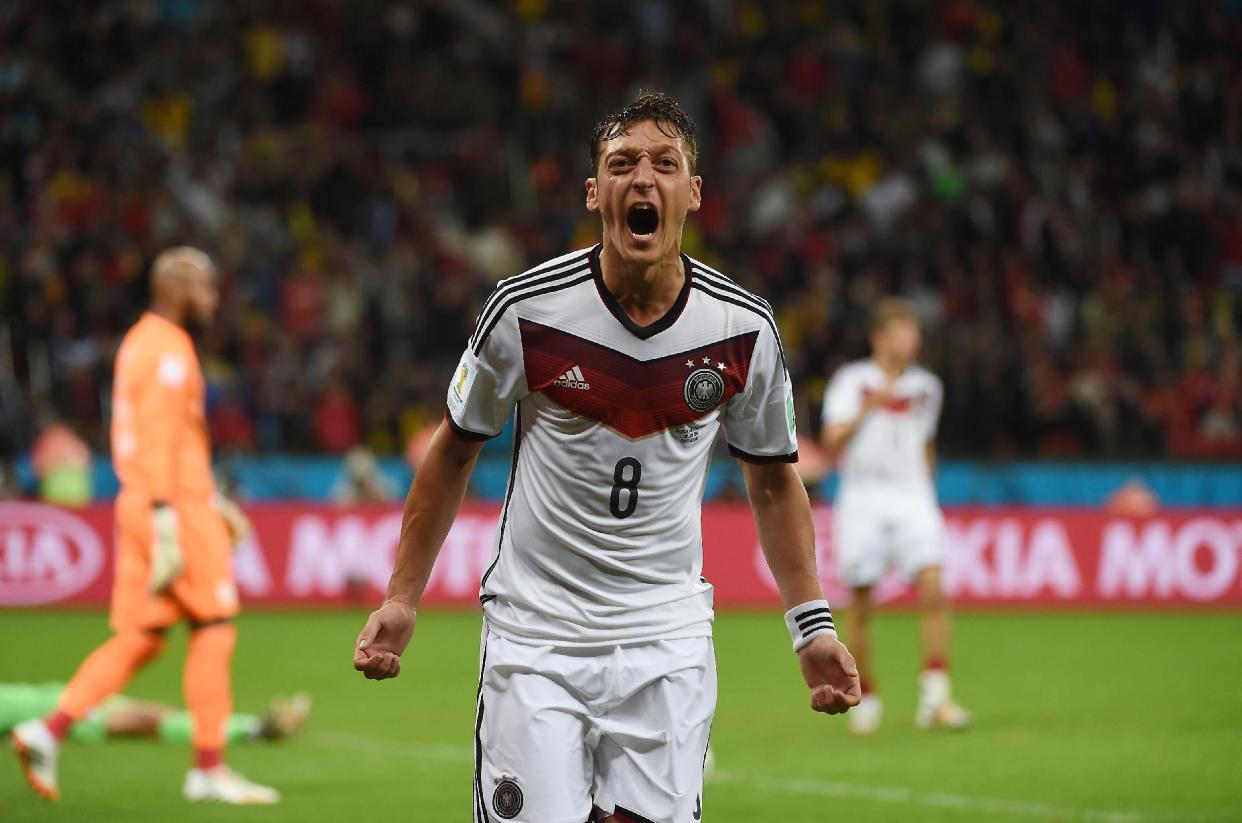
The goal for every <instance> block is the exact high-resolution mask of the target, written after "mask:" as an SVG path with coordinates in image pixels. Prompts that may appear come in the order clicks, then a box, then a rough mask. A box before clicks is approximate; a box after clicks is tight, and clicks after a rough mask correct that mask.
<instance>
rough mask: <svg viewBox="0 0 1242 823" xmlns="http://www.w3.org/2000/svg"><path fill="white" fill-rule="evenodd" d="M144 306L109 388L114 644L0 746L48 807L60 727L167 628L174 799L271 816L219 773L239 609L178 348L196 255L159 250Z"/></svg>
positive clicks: (200, 269)
mask: <svg viewBox="0 0 1242 823" xmlns="http://www.w3.org/2000/svg"><path fill="white" fill-rule="evenodd" d="M151 296H152V302H151V308H150V311H148V312H146V313H144V314H143V315H142V317H141V318H140V319H139V320H138V322H137V323H136V324H135V325H134V326H133V328H131V329H130V330H129V332H128V333H127V334H126V335H125V338H124V340H123V341H122V342H121V346H120V349H119V350H118V351H117V356H116V375H115V380H114V383H113V394H112V431H111V435H112V460H113V465H114V466H115V468H116V473H117V476H118V477H119V478H120V481H121V493H120V495H119V496H118V497H117V500H116V535H117V559H116V580H115V582H114V584H113V590H112V613H111V626H112V630H113V632H114V634H113V636H112V638H111V639H109V640H108V641H107V642H105V643H104V644H103V645H102V646H100V647H99V648H98V649H96V650H95V651H94V652H92V653H91V654H90V656H88V657H87V658H86V660H85V661H83V663H82V665H81V666H80V667H79V669H78V671H77V673H76V674H74V676H73V679H72V680H70V681H69V684H68V686H66V687H65V690H64V692H63V694H62V695H61V697H60V700H59V702H58V703H57V706H56V710H55V711H53V712H52V713H51V714H50V715H49V716H48V717H47V718H45V719H44V720H32V721H29V722H26V723H22V724H20V725H18V726H17V728H15V729H14V730H13V733H12V735H11V736H10V741H11V744H12V745H13V747H14V748H15V749H16V750H17V753H18V755H19V757H20V758H21V761H22V766H23V769H24V771H25V774H26V779H27V781H28V782H29V783H30V785H31V787H32V788H33V789H34V790H35V791H36V792H38V793H39V794H40V795H42V796H43V797H46V798H48V799H49V800H55V799H56V798H57V797H58V795H59V787H58V785H57V773H56V766H57V756H58V753H59V750H60V743H61V741H62V740H64V739H65V737H66V736H67V735H68V734H69V731H70V728H71V727H72V726H73V724H74V723H75V722H76V721H78V720H81V719H82V718H83V717H85V716H86V715H87V713H88V712H89V711H90V710H91V709H92V708H94V707H95V706H97V705H99V704H100V703H101V702H102V701H103V700H104V699H105V698H106V697H108V696H109V695H112V694H115V693H117V692H119V691H120V690H121V689H122V688H123V687H124V685H125V683H126V682H128V681H129V679H130V677H132V676H133V675H134V674H135V673H136V672H137V671H138V670H139V669H141V668H142V667H143V666H145V665H146V664H147V663H149V662H150V661H151V660H152V659H154V658H155V657H156V656H157V655H159V653H160V652H161V651H162V650H163V648H164V642H165V634H166V632H167V630H168V629H169V627H171V626H172V625H173V624H175V623H177V622H179V621H182V620H185V621H187V622H188V623H189V626H190V640H189V648H188V650H187V653H186V660H185V668H184V689H185V700H186V706H187V708H188V709H189V711H190V715H191V716H192V717H193V720H194V724H193V725H194V729H193V746H194V765H193V768H191V769H190V770H189V772H188V773H187V775H186V779H185V784H184V786H183V794H184V796H185V798H186V799H187V800H191V801H199V800H212V801H220V802H224V803H234V804H270V803H275V802H276V801H277V800H278V799H279V795H278V793H277V792H276V791H275V790H274V789H271V788H268V787H266V786H260V785H257V784H255V783H252V782H250V781H248V780H246V779H245V778H243V777H241V776H239V775H238V774H236V773H235V772H233V771H232V770H230V769H229V768H228V767H227V766H226V765H225V764H224V747H225V742H226V735H225V730H226V726H227V723H228V717H229V714H230V713H231V712H232V710H233V697H232V688H231V684H230V673H229V669H230V667H231V665H232V657H233V646H234V643H235V642H236V638H237V629H236V627H235V626H234V624H233V617H234V615H236V614H237V609H238V604H237V588H236V586H235V585H234V583H233V570H232V558H231V552H232V543H233V538H232V537H231V535H230V529H232V530H234V531H236V530H237V529H240V528H244V523H243V517H242V516H241V515H239V514H238V512H237V510H236V507H235V506H233V505H232V504H231V503H228V502H227V501H224V500H223V499H222V498H220V497H219V495H217V493H216V488H215V483H214V480H213V478H212V474H211V447H210V443H209V442H208V436H207V422H206V418H205V415H204V408H203V401H204V382H203V373H202V369H201V368H200V366H199V362H198V356H197V355H196V354H195V351H194V342H193V340H192V338H191V336H190V333H191V331H193V330H196V329H198V328H201V327H203V326H205V325H207V324H208V323H210V322H211V320H212V318H213V316H214V315H215V311H216V306H217V304H218V303H219V294H218V291H217V284H216V270H215V266H214V265H213V264H212V262H211V260H210V258H208V257H207V255H205V254H204V253H203V252H201V251H199V250H197V249H192V248H185V247H181V248H173V249H169V250H168V251H165V252H163V253H162V254H160V255H159V256H158V257H157V258H156V259H155V262H154V264H153V265H152V269H151Z"/></svg>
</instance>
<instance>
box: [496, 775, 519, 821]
mask: <svg viewBox="0 0 1242 823" xmlns="http://www.w3.org/2000/svg"><path fill="white" fill-rule="evenodd" d="M522 800H523V798H522V789H521V788H520V787H519V786H518V784H517V781H516V780H514V779H513V778H512V777H502V778H501V779H500V780H497V781H496V791H494V792H492V810H493V811H495V812H496V814H497V815H498V816H499V817H503V818H504V819H505V820H510V819H512V818H514V817H517V815H518V812H520V811H522Z"/></svg>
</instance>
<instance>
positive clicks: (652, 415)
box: [518, 318, 759, 439]
mask: <svg viewBox="0 0 1242 823" xmlns="http://www.w3.org/2000/svg"><path fill="white" fill-rule="evenodd" d="M518 329H519V330H520V332H521V334H522V357H523V359H524V361H525V365H526V383H527V385H528V386H529V387H530V390H531V392H543V393H544V395H546V396H547V397H548V398H549V399H551V400H552V401H554V402H555V403H557V404H558V405H561V406H564V407H565V408H566V409H569V410H570V411H572V412H574V413H575V414H579V415H582V416H583V417H588V418H590V419H592V420H597V421H599V422H600V423H603V424H604V425H605V426H607V427H608V428H610V429H612V430H614V431H616V432H619V433H620V434H623V435H625V436H626V437H629V438H632V439H636V438H639V437H646V436H648V435H651V434H655V433H656V432H660V431H663V430H665V429H668V428H672V427H674V426H683V425H685V424H687V423H691V422H693V421H695V420H698V419H699V418H701V417H704V416H706V415H707V414H709V413H711V411H712V409H715V408H717V407H719V406H720V405H721V404H722V403H725V402H726V401H728V400H729V398H731V397H733V396H734V395H735V394H737V393H738V392H740V391H742V390H743V389H744V388H745V387H746V378H747V375H749V374H750V359H751V355H752V354H753V353H754V350H755V342H756V341H757V340H758V339H759V332H757V331H753V332H748V333H746V334H739V335H738V336H737V337H731V338H729V339H728V340H721V341H719V342H717V343H711V344H709V345H706V346H700V347H698V348H697V349H690V350H688V351H682V352H678V353H677V354H670V355H668V356H666V357H660V358H657V359H655V360H635V359H634V358H633V357H630V356H629V355H627V354H623V353H621V352H619V351H616V350H615V349H611V348H609V347H607V346H604V345H601V344H599V343H595V342H592V341H590V340H585V339H583V338H581V337H577V336H576V335H572V334H569V333H568V332H563V331H561V330H559V329H554V328H551V327H550V326H544V325H542V324H540V323H535V322H532V321H530V320H522V319H520V318H519V320H518ZM575 369H576V371H573V374H567V372H570V371H571V370H575ZM705 369H706V370H710V371H712V372H713V373H714V374H716V375H718V376H719V377H720V380H721V383H723V386H722V387H721V391H719V396H718V397H717V396H715V394H714V393H709V394H708V395H707V396H708V397H709V398H711V399H712V402H711V403H710V405H709V406H706V407H703V406H702V405H700V408H698V409H696V408H694V407H692V406H691V405H690V402H689V401H687V399H686V392H687V383H688V381H689V380H690V378H691V376H692V375H694V374H695V373H696V372H699V371H701V370H705ZM579 372H581V374H582V379H581V380H579V379H577V374H578V373H579ZM707 388H708V389H709V390H710V389H711V384H710V383H709V385H708V386H707Z"/></svg>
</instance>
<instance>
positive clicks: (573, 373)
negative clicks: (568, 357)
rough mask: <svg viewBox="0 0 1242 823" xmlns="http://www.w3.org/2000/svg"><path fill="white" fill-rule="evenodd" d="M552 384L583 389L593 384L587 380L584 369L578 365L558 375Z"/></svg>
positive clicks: (587, 388) (585, 389)
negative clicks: (583, 372)
mask: <svg viewBox="0 0 1242 823" xmlns="http://www.w3.org/2000/svg"><path fill="white" fill-rule="evenodd" d="M552 385H553V386H561V387H562V388H566V389H582V390H583V391H587V390H589V389H590V388H591V384H590V383H588V382H587V381H586V377H584V376H583V374H582V369H580V368H578V367H577V366H574V367H573V368H572V369H570V370H569V371H567V372H565V373H564V374H562V375H561V376H560V377H558V378H557V379H556V381H555V382H553V383H552Z"/></svg>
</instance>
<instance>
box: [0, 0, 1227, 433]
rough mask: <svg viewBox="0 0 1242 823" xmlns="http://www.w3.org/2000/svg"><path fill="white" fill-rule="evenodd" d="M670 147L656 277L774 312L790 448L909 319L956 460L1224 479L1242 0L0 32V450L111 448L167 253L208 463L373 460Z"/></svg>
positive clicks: (652, 5)
mask: <svg viewBox="0 0 1242 823" xmlns="http://www.w3.org/2000/svg"><path fill="white" fill-rule="evenodd" d="M639 88H655V89H660V90H663V91H666V92H668V93H669V94H671V95H673V96H674V97H676V98H677V99H678V100H680V101H681V102H682V104H683V105H684V106H685V107H686V108H687V109H688V110H689V111H690V112H691V113H692V115H693V116H694V117H695V119H696V120H697V122H698V125H699V132H700V133H699V139H700V143H701V152H700V154H701V162H700V169H699V171H700V173H701V174H702V176H703V178H704V186H703V192H704V194H703V208H702V210H701V211H700V212H699V213H698V214H697V215H694V216H692V218H691V219H690V221H689V222H688V225H687V228H686V235H685V250H686V251H687V252H688V253H689V254H691V255H693V256H697V257H701V258H702V259H704V260H705V261H707V262H708V263H710V264H711V265H713V266H715V267H716V268H719V269H721V270H723V271H725V272H726V273H728V274H730V275H731V276H732V277H734V278H735V279H737V280H738V281H740V282H741V283H742V284H743V285H745V286H747V287H748V288H750V289H752V290H754V291H756V292H758V293H760V294H762V295H763V296H764V297H766V298H767V299H768V300H770V301H771V302H772V303H773V305H774V306H775V308H776V310H777V313H778V315H779V321H780V325H781V329H782V333H783V335H784V338H785V345H786V348H787V350H788V352H789V355H790V367H791V370H792V373H793V379H794V383H795V386H796V387H797V391H798V414H799V417H800V420H801V428H802V430H803V431H804V432H807V433H810V432H814V431H815V430H817V428H818V426H817V418H818V414H819V401H820V397H821V395H822V391H823V388H824V385H825V381H826V379H827V377H828V376H829V374H830V373H831V372H832V370H833V369H835V368H836V367H837V366H839V365H840V364H842V363H843V362H845V361H846V360H848V359H853V358H856V357H859V356H863V355H865V353H866V338H867V319H868V311H869V306H870V305H872V303H873V302H874V301H875V300H876V298H878V297H879V296H881V295H885V294H903V295H905V296H907V297H909V298H910V299H911V300H913V301H914V303H915V304H916V306H917V307H918V310H919V312H920V313H921V316H922V318H923V321H924V324H925V329H926V335H925V339H926V347H925V358H924V360H925V362H926V364H927V365H928V366H929V367H930V368H932V369H933V370H935V371H936V372H938V373H939V374H940V375H941V376H942V377H943V378H944V381H945V384H946V405H945V409H944V418H943V423H942V428H941V435H940V441H939V442H940V447H941V450H942V452H943V453H944V454H946V455H949V456H959V457H984V458H1012V457H1048V458H1068V457H1100V458H1128V457H1143V456H1152V457H1164V456H1172V457H1178V458H1238V457H1240V456H1242V382H1240V381H1242V349H1240V345H1239V335H1240V333H1242V306H1240V301H1242V2H1238V1H1237V0H1233V2H1193V1H1191V0H1187V2H1167V3H1165V2H1155V0H1111V1H1108V0H1080V2H1074V3H1069V2H1057V3H1001V2H999V0H995V2H983V1H982V0H978V1H976V0H942V1H941V2H913V0H911V1H909V2H897V1H894V2H866V3H856V2H832V1H820V2H817V1H816V0H804V1H802V2H799V0H791V1H790V2H758V0H695V1H694V2H691V0H685V2H675V1H674V0H630V2H626V3H619V4H618V3H607V4H604V3H589V2H579V1H578V0H505V1H504V2H481V0H410V1H409V2H386V1H385V2H382V1H381V0H351V2H345V0H335V1H333V0H305V1H304V2H303V1H301V0H284V1H283V2H243V0H232V2H206V0H124V1H120V2H99V3H90V4H80V3H72V2H36V1H35V0H11V1H10V2H6V3H3V4H0V304H2V305H3V315H2V316H3V326H2V327H0V456H5V455H8V456H12V455H13V454H17V453H24V452H26V451H28V450H29V449H30V446H31V444H32V443H33V442H34V439H35V437H36V436H37V435H38V434H39V432H40V431H42V430H44V429H45V428H46V427H48V426H50V425H51V424H53V423H56V422H60V423H63V424H65V425H66V426H68V427H69V428H70V429H72V430H73V431H74V432H77V433H78V434H79V435H80V436H81V437H82V438H83V439H84V440H85V441H86V443H88V444H89V445H90V447H91V448H94V449H96V450H101V451H102V450H105V449H106V423H107V413H108V394H109V380H110V371H111V365H112V358H113V355H114V352H115V349H116V346H117V343H118V341H119V338H120V335H121V334H123V332H124V331H125V329H126V327H127V326H128V324H129V323H131V322H132V321H133V320H134V319H135V317H136V315H137V313H138V312H139V311H141V309H142V307H143V305H144V303H145V299H146V267H147V265H148V263H149V262H150V260H151V259H152V257H153V256H154V254H155V253H157V252H158V251H159V250H160V249H162V248H164V247H166V246H169V245H171V244H179V243H191V244H194V245H198V246H201V247H202V248H204V249H205V250H207V251H208V252H209V253H210V254H212V255H213V256H214V257H215V258H216V260H217V261H218V264H219V267H220V270H221V272H222V275H223V281H222V285H223V298H224V299H223V303H222V307H221V311H220V315H219V322H218V324H217V325H216V327H215V328H214V329H212V330H210V331H209V332H207V333H206V334H205V335H204V336H203V338H202V341H201V351H202V356H203V361H204V367H205V371H206V372H207V376H208V381H209V385H210V390H209V406H210V422H211V427H212V434H213V438H214V441H215V444H216V447H217V449H219V450H223V451H226V452H227V451H230V450H234V451H238V452H249V451H255V450H280V451H287V452H327V453H344V452H346V451H347V450H349V449H350V448H351V447H353V446H355V445H358V444H364V445H366V446H368V447H369V448H370V449H371V450H372V451H373V452H374V453H377V454H380V455H384V454H399V453H401V452H402V451H403V450H404V447H405V443H406V442H407V440H408V439H409V438H410V437H411V435H412V434H413V433H414V432H416V431H418V430H419V429H420V428H422V427H423V426H424V425H425V424H427V423H428V422H434V421H436V420H437V419H438V418H439V417H440V415H441V414H442V413H443V402H444V395H445V387H446V385H447V382H448V379H449V376H450V374H451V372H452V369H453V367H454V365H455V363H456V361H457V358H458V356H459V355H460V352H461V349H462V348H463V346H464V343H465V340H466V337H467V336H468V334H469V331H470V327H471V324H472V321H473V318H474V316H475V313H476V311H477V310H478V309H479V307H480V306H481V304H482V301H483V300H484V299H485V297H486V296H487V294H488V293H489V291H490V290H491V289H492V287H493V286H494V284H495V282H496V280H497V279H499V278H501V277H505V276H509V275H512V274H515V273H518V272H520V271H522V270H523V269H524V268H526V267H528V266H530V265H533V264H536V263H538V262H540V261H541V260H544V259H546V258H548V257H551V256H554V255H557V254H560V253H563V252H565V251H567V250H569V249H571V248H577V247H583V246H586V245H589V244H590V243H592V242H595V240H597V239H598V223H597V218H595V217H593V216H591V215H588V214H587V213H586V212H585V210H584V207H583V187H582V181H583V179H584V178H585V177H587V176H588V175H589V174H590V173H591V168H590V162H589V157H588V149H587V146H588V138H589V135H590V131H591V127H592V125H593V123H594V121H595V120H596V119H598V118H599V116H600V115H601V114H603V113H605V112H607V111H608V110H611V109H613V108H615V107H617V106H618V105H619V104H621V103H623V102H625V101H626V100H628V99H629V98H630V97H631V96H633V94H634V93H635V92H636V91H637V90H638V89H639Z"/></svg>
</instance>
